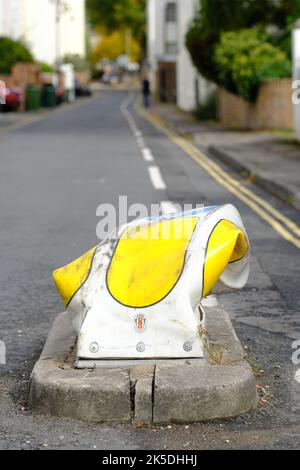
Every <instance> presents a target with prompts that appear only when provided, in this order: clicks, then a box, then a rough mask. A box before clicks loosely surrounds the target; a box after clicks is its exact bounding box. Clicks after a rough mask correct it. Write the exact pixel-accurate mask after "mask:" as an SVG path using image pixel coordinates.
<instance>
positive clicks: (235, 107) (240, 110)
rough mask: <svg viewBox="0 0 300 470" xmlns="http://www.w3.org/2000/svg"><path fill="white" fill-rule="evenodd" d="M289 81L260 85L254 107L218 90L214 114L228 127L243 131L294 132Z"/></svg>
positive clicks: (290, 83) (241, 99) (272, 81)
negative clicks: (274, 130) (290, 130)
mask: <svg viewBox="0 0 300 470" xmlns="http://www.w3.org/2000/svg"><path fill="white" fill-rule="evenodd" d="M293 91H294V90H292V80H291V79H282V80H270V81H267V82H264V83H263V84H262V85H261V87H260V90H259V93H258V97H257V100H256V102H255V103H254V104H252V103H248V102H246V101H245V100H243V98H241V97H239V96H236V95H233V94H231V93H228V92H227V91H226V90H224V89H222V88H220V89H219V100H218V115H219V120H220V122H221V123H222V124H223V125H225V126H229V127H238V128H244V129H294V126H295V124H294V110H293V103H292V92H293Z"/></svg>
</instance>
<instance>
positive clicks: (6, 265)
mask: <svg viewBox="0 0 300 470" xmlns="http://www.w3.org/2000/svg"><path fill="white" fill-rule="evenodd" d="M127 97H128V93H127V92H125V91H124V92H121V91H103V92H101V94H100V96H99V97H96V98H95V99H92V100H87V101H86V102H82V106H81V105H80V106H70V107H64V108H63V109H62V110H60V111H58V112H54V113H50V114H49V115H48V116H46V117H43V118H42V119H41V120H39V121H36V122H32V123H29V124H27V125H25V126H23V127H20V128H16V129H14V130H12V131H11V132H9V133H4V134H2V135H0V162H1V165H0V246H1V251H0V253H1V255H0V286H1V291H0V306H1V307H0V319H1V327H0V341H5V343H6V348H7V364H6V365H0V449H38V448H40V449H47V448H48V449H138V448H141V449H207V448H213V449H218V448H226V449H230V448H235V449H237V448H243V449H249V448H251V449H252V448H257V449H265V448H267V449H270V448H299V447H300V416H299V414H300V383H299V382H298V381H297V380H296V378H295V374H296V372H297V370H298V368H300V366H298V367H297V365H295V364H293V362H292V354H293V352H294V350H293V348H292V343H293V341H294V340H295V339H297V338H300V313H299V312H300V289H299V280H300V271H299V264H300V263H299V261H300V256H299V249H297V248H296V247H295V246H293V245H292V244H290V243H289V242H287V241H286V240H284V239H283V238H282V237H281V236H280V235H279V234H278V233H277V232H276V231H275V230H274V229H273V228H272V227H271V226H270V225H269V224H267V223H266V222H265V221H263V220H262V219H260V217H259V216H258V215H256V214H255V213H254V212H253V211H252V210H251V209H250V208H249V207H247V206H246V205H245V204H244V203H243V202H241V201H240V200H239V199H238V198H236V197H235V196H233V195H232V194H231V193H230V192H228V191H227V190H226V189H225V188H224V187H222V186H220V185H219V184H218V183H217V182H216V181H214V180H213V179H212V178H211V177H210V176H208V175H207V174H206V173H205V172H204V171H203V170H202V169H201V168H200V167H199V166H198V165H197V164H196V163H195V162H194V161H193V160H191V159H190V158H189V157H188V156H187V155H186V154H185V152H184V151H183V150H181V149H180V148H179V147H177V146H176V145H175V144H174V143H172V142H171V141H170V140H169V139H168V138H167V137H166V136H165V135H163V134H162V133H161V132H160V131H158V130H157V129H155V128H154V127H153V126H152V125H151V124H150V123H149V122H147V121H145V120H144V119H143V118H142V117H140V116H139V115H138V114H137V113H136V111H134V110H133V109H132V110H131V115H132V116H133V117H134V119H135V121H136V123H137V125H138V128H139V130H140V131H141V133H142V137H143V138H144V142H145V145H146V146H147V148H149V149H150V150H151V154H152V155H153V158H154V160H153V161H148V160H149V155H148V157H147V156H145V154H144V155H143V154H142V152H141V149H140V147H139V145H138V143H137V137H138V138H139V136H135V135H134V134H133V132H132V130H131V129H130V127H129V123H128V120H126V118H125V116H124V115H123V114H122V112H121V110H120V105H121V103H122V102H124V100H125V99H126V98H127ZM140 137H141V136H140ZM150 160H151V158H150ZM149 167H155V168H156V170H155V171H154V172H153V170H151V172H150V171H149ZM249 185H251V183H249ZM251 186H253V185H251ZM252 189H253V190H254V191H255V192H257V193H258V194H260V196H262V197H264V198H265V199H266V200H268V201H269V202H270V203H271V204H273V205H274V206H275V207H277V208H278V209H279V210H280V211H282V213H285V214H287V215H288V216H289V217H290V218H291V219H293V220H294V221H295V222H297V223H298V225H300V213H298V212H297V211H294V210H293V209H291V208H289V207H287V206H285V205H284V204H281V203H280V202H277V201H276V200H275V199H273V198H271V197H270V196H268V195H267V194H266V193H264V192H263V191H262V190H258V189H257V188H255V187H254V188H252ZM119 195H127V196H128V204H131V203H136V202H137V203H143V204H146V205H147V207H148V208H150V205H151V204H153V203H159V202H161V201H167V202H168V204H167V206H168V205H170V204H172V203H180V204H183V203H198V204H201V203H206V204H207V203H224V202H232V203H233V204H235V205H236V206H237V207H238V209H239V210H240V212H241V214H242V217H243V220H244V222H245V225H246V227H247V230H248V233H249V236H250V240H251V243H252V274H251V278H250V281H249V284H248V286H247V288H245V289H244V290H243V291H242V292H240V293H234V294H232V293H229V294H225V295H222V296H220V298H219V302H220V303H222V304H224V305H225V306H226V308H227V310H228V311H229V312H230V314H231V316H232V319H233V321H234V325H235V328H236V331H237V333H238V335H239V337H240V339H241V341H242V343H243V345H244V346H245V347H246V351H247V353H248V355H249V360H250V362H251V364H252V365H253V367H254V370H255V371H256V373H257V380H258V383H259V391H260V395H261V400H260V404H259V407H258V409H257V410H256V411H255V412H252V413H249V414H247V415H245V416H243V417H240V418H236V419H230V420H225V421H220V422H214V423H203V424H194V425H190V426H177V425H172V426H170V427H166V426H165V427H163V428H161V427H149V428H136V427H134V426H131V425H114V426H106V425H95V424H88V423H83V422H79V421H73V420H70V419H58V418H55V417H44V416H40V415H37V414H36V413H34V412H33V411H31V410H28V409H27V406H26V391H27V386H28V380H29V375H30V372H31V370H32V367H33V365H34V362H35V361H36V359H37V358H38V356H39V353H40V352H41V349H42V346H43V343H44V341H45V338H46V336H47V333H48V331H49V328H50V325H51V323H52V321H53V318H54V316H55V315H56V314H57V313H59V312H60V311H61V310H62V308H63V306H62V304H61V302H60V300H59V297H58V294H57V293H56V290H55V288H54V286H53V283H52V277H51V273H52V270H53V269H55V268H57V267H58V266H61V265H63V264H65V263H67V262H69V261H71V260H73V259H75V258H76V257H77V256H79V255H81V254H82V253H84V252H85V251H87V250H88V249H89V248H90V247H92V246H94V245H95V243H97V242H98V240H97V236H96V226H97V223H98V222H99V217H97V215H96V210H97V207H98V206H99V204H101V203H112V204H114V205H116V206H117V204H118V197H119Z"/></svg>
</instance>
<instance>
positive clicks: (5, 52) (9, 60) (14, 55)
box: [0, 37, 33, 74]
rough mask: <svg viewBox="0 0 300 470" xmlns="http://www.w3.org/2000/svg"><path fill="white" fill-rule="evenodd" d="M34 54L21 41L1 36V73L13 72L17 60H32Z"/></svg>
mask: <svg viewBox="0 0 300 470" xmlns="http://www.w3.org/2000/svg"><path fill="white" fill-rule="evenodd" d="M32 61H33V56H32V54H31V52H30V51H29V49H28V48H27V47H26V46H25V45H24V44H23V43H22V42H21V41H14V40H13V39H10V38H7V37H0V73H7V74H9V73H11V68H12V67H13V66H14V65H15V64H16V63H17V62H32Z"/></svg>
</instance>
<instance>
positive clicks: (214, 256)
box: [203, 220, 249, 297]
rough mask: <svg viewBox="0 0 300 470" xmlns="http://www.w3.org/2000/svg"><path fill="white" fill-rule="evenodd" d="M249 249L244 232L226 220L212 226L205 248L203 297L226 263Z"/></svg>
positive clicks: (239, 256) (244, 253)
mask: <svg viewBox="0 0 300 470" xmlns="http://www.w3.org/2000/svg"><path fill="white" fill-rule="evenodd" d="M248 250H249V246H248V241H247V237H246V235H245V234H244V232H243V231H242V230H241V229H240V228H238V227H237V226H236V225H234V224H233V223H231V222H229V221H228V220H221V221H220V222H219V223H218V224H217V225H216V227H215V228H214V230H213V232H212V234H211V236H210V239H209V242H208V246H207V250H206V257H205V264H204V280H203V297H205V296H206V295H207V294H209V292H210V291H211V289H212V288H213V287H214V286H215V284H216V283H217V282H218V279H219V277H220V276H221V274H222V272H223V271H224V269H225V268H226V266H227V265H228V263H232V262H234V261H238V260H239V259H241V258H243V257H244V256H246V255H247V253H248Z"/></svg>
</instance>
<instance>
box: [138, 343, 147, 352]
mask: <svg viewBox="0 0 300 470" xmlns="http://www.w3.org/2000/svg"><path fill="white" fill-rule="evenodd" d="M145 349H146V346H145V345H144V343H142V342H140V343H138V344H137V345H136V350H137V351H138V352H144V351H145Z"/></svg>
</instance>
